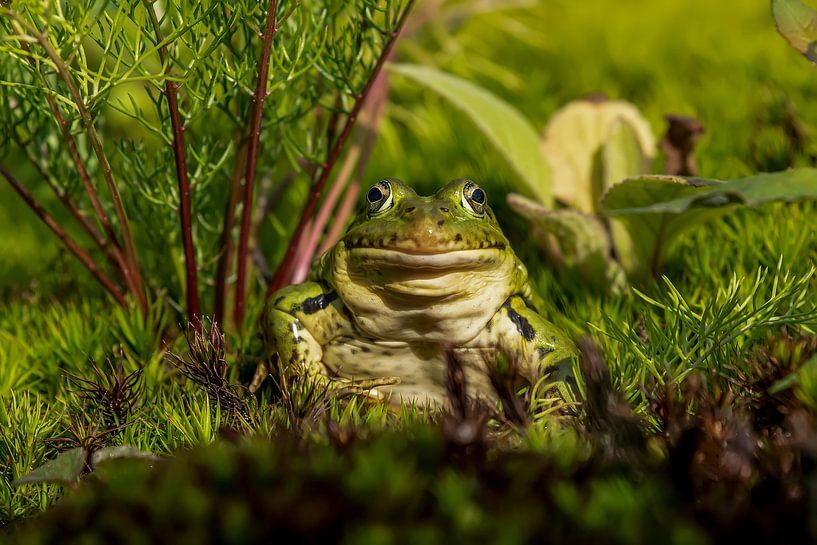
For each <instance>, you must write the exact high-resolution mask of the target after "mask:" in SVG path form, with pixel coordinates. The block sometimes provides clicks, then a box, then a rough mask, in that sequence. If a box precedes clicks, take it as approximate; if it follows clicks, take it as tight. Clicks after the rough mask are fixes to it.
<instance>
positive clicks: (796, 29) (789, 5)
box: [772, 0, 817, 64]
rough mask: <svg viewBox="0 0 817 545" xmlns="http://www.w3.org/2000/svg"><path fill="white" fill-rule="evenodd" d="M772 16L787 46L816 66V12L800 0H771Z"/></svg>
mask: <svg viewBox="0 0 817 545" xmlns="http://www.w3.org/2000/svg"><path fill="white" fill-rule="evenodd" d="M772 14H773V15H774V21H775V24H776V25H777V31H778V32H779V33H780V34H781V35H782V36H783V37H784V38H786V41H787V42H789V45H791V46H792V47H793V48H794V49H796V50H797V51H799V52H800V53H802V54H803V55H805V57H806V58H807V59H808V60H810V61H811V62H813V63H814V64H817V11H815V10H814V9H812V8H810V7H808V6H807V5H805V4H804V3H803V2H800V0H772Z"/></svg>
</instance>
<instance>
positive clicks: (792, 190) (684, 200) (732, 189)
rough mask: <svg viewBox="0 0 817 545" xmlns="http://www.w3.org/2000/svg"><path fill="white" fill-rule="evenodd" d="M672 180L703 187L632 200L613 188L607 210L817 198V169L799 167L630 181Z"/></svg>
mask: <svg viewBox="0 0 817 545" xmlns="http://www.w3.org/2000/svg"><path fill="white" fill-rule="evenodd" d="M639 180H640V181H644V182H646V183H650V182H651V181H659V182H664V181H670V182H675V183H678V182H680V183H682V184H687V185H689V186H697V187H699V188H700V187H703V188H704V189H703V190H701V191H693V192H691V193H688V194H684V195H675V194H669V193H661V194H657V193H653V194H652V197H653V200H652V202H649V201H643V200H642V201H641V202H640V204H637V203H635V202H631V203H630V204H628V201H627V200H626V199H623V198H621V195H619V193H618V192H617V191H616V190H617V189H618V188H613V189H612V190H611V191H609V192H608V194H607V195H606V196H605V198H604V212H605V213H606V214H607V215H609V216H622V215H625V214H654V213H663V212H670V213H673V214H680V213H682V212H686V211H688V210H690V209H692V208H704V207H717V206H725V205H729V204H743V205H746V206H759V205H761V204H765V203H768V202H772V201H784V202H793V201H800V200H809V199H814V198H817V169H815V168H797V169H791V170H784V171H781V172H772V173H763V174H757V175H755V176H748V177H746V178H739V179H737V180H732V181H729V182H721V181H719V180H707V179H704V178H682V177H673V176H639V177H637V178H631V179H629V180H626V181H627V182H633V181H639Z"/></svg>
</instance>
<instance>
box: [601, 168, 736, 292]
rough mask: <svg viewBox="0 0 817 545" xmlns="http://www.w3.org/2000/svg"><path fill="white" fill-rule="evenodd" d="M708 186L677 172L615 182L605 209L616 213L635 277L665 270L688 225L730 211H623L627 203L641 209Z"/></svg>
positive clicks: (620, 247)
mask: <svg viewBox="0 0 817 545" xmlns="http://www.w3.org/2000/svg"><path fill="white" fill-rule="evenodd" d="M706 189H707V188H706V187H704V186H700V185H696V184H695V183H691V182H690V181H689V180H687V179H685V178H680V177H674V176H641V177H637V178H630V179H627V180H624V181H623V182H622V183H620V184H617V185H615V186H613V187H612V188H611V189H610V191H608V192H607V194H606V195H605V196H604V198H603V199H602V202H601V206H602V210H603V212H604V213H606V214H607V215H610V216H615V218H614V220H615V221H614V223H613V229H612V235H613V243H614V244H615V246H616V253H617V255H618V256H619V261H620V262H621V265H622V267H624V270H625V271H626V272H627V276H629V277H630V278H631V279H636V280H638V279H644V278H646V277H648V276H649V275H650V274H652V275H653V276H657V275H659V274H660V273H661V271H662V269H663V266H664V260H665V259H666V255H667V250H668V248H669V247H670V245H671V244H672V243H673V242H674V241H675V240H676V239H677V238H678V236H679V235H680V234H681V233H682V232H683V231H684V229H686V228H688V227H691V226H692V225H696V224H698V223H701V222H704V221H707V220H710V219H713V218H715V217H717V216H719V215H721V214H724V213H726V209H725V208H719V209H712V208H705V209H701V210H697V211H695V212H694V213H687V214H684V215H679V214H672V213H667V212H655V213H651V214H648V213H644V214H630V215H627V214H619V211H620V210H622V209H623V208H624V207H629V209H638V207H642V208H644V207H648V206H650V205H652V204H654V203H656V202H661V201H663V200H672V199H676V198H683V197H687V196H694V195H698V194H699V193H701V192H703V191H706Z"/></svg>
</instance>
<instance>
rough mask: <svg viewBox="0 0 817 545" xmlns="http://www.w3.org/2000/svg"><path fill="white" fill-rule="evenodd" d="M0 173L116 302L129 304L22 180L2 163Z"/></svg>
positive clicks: (124, 304) (123, 304)
mask: <svg viewBox="0 0 817 545" xmlns="http://www.w3.org/2000/svg"><path fill="white" fill-rule="evenodd" d="M0 174H2V175H3V177H4V178H5V179H6V181H8V183H9V185H11V187H12V189H14V190H15V191H16V192H17V194H18V195H20V197H21V198H22V199H23V200H24V201H25V203H26V204H27V205H28V206H29V207H30V208H31V209H32V210H33V211H34V213H35V214H37V216H38V217H39V218H40V219H41V220H42V222H43V223H45V224H46V225H47V226H48V228H49V229H51V231H52V232H53V233H54V234H55V235H57V238H59V239H60V240H61V241H62V243H63V244H65V246H66V247H67V248H68V250H70V251H71V253H73V254H74V255H75V256H76V257H77V259H79V260H80V261H81V262H82V264H83V265H85V267H86V268H87V269H88V270H89V271H90V272H91V274H93V275H94V277H95V278H96V279H97V281H99V283H100V284H102V286H103V287H104V288H105V289H106V290H107V291H108V293H110V294H111V296H112V297H113V298H114V299H116V302H117V303H119V304H120V305H122V306H123V307H127V306H128V302H127V299H125V296H124V294H123V293H122V291H121V290H120V289H119V288H118V287H117V286H116V284H115V283H114V282H113V281H112V280H111V279H110V278H109V277H108V275H106V274H105V272H104V271H102V269H100V268H99V266H98V265H97V264H96V261H94V259H93V258H92V257H91V256H90V255H89V254H88V252H86V251H85V250H83V249H82V248H81V247H80V246H79V245H78V244H77V243H76V242H75V241H74V239H73V238H71V236H70V235H69V234H68V233H66V232H65V230H64V229H63V228H62V227H61V226H60V224H59V223H57V221H56V220H55V219H54V218H53V216H51V214H49V213H48V212H47V211H46V210H45V208H43V207H42V206H41V205H40V204H39V203H38V202H37V201H36V200H35V199H34V197H33V196H32V195H31V193H29V192H28V190H27V189H26V188H25V187H24V186H23V184H21V183H20V181H19V180H18V179H17V178H15V177H14V175H13V174H12V173H11V172H10V171H9V170H8V169H7V168H6V167H5V166H4V165H2V164H0Z"/></svg>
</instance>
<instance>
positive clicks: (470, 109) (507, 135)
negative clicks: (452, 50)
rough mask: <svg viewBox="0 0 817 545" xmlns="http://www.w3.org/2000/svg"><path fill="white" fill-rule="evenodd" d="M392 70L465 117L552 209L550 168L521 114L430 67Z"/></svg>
mask: <svg viewBox="0 0 817 545" xmlns="http://www.w3.org/2000/svg"><path fill="white" fill-rule="evenodd" d="M389 70H390V71H392V72H394V73H396V74H401V75H403V76H405V77H408V78H410V79H412V80H414V81H415V82H416V83H419V84H421V85H422V86H424V87H426V88H427V89H429V90H431V91H433V92H435V93H437V94H438V95H440V96H441V97H443V98H444V99H446V100H447V101H449V102H450V103H451V104H452V105H453V106H455V107H456V108H458V109H459V110H460V111H462V112H463V113H465V114H466V115H467V116H468V117H469V118H470V119H471V121H473V123H474V124H475V125H476V126H477V128H478V129H479V130H480V131H481V132H482V133H483V135H484V136H485V137H486V138H487V139H488V140H489V141H490V142H491V143H492V144H493V146H494V147H495V148H496V150H497V151H499V153H500V154H501V155H502V157H503V158H504V159H505V160H506V161H507V162H508V164H509V166H510V167H511V168H512V169H513V170H514V172H515V173H516V174H517V176H518V177H519V178H520V179H521V180H522V181H523V182H524V183H525V185H526V186H527V188H528V189H529V191H530V192H531V194H532V195H533V196H535V197H536V198H537V200H539V202H541V203H542V204H544V205H545V206H548V207H552V205H553V192H552V187H551V185H552V184H551V174H550V168H549V167H548V164H547V161H546V160H545V158H544V157H543V156H542V152H541V150H540V147H539V137H538V136H537V134H536V131H535V130H534V129H533V127H532V126H531V125H530V123H529V122H528V120H527V119H525V117H524V116H523V115H522V114H521V113H519V111H518V110H516V109H515V108H514V107H513V106H511V105H510V104H508V103H507V102H505V101H503V100H502V99H500V98H499V97H497V96H496V95H494V94H492V93H490V92H488V91H487V90H485V89H483V88H482V87H479V86H478V85H475V84H474V83H472V82H470V81H467V80H464V79H462V78H459V77H456V76H453V75H451V74H447V73H445V72H441V71H439V70H436V69H434V68H431V67H428V66H420V65H416V64H394V63H392V64H389Z"/></svg>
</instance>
